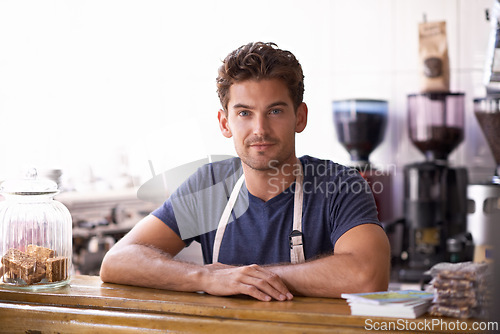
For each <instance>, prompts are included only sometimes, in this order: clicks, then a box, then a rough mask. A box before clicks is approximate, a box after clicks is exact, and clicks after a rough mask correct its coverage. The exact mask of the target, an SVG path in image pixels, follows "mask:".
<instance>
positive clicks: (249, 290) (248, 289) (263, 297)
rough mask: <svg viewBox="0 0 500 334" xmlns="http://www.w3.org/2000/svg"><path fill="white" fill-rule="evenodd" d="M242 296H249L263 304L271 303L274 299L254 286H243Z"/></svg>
mask: <svg viewBox="0 0 500 334" xmlns="http://www.w3.org/2000/svg"><path fill="white" fill-rule="evenodd" d="M241 293H242V294H245V295H248V296H250V297H253V298H255V299H258V300H260V301H263V302H269V301H271V300H272V297H271V296H270V295H268V294H266V293H264V292H263V291H262V290H260V289H259V288H257V287H256V286H255V285H252V284H242V290H241Z"/></svg>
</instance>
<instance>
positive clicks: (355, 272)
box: [268, 254, 389, 298]
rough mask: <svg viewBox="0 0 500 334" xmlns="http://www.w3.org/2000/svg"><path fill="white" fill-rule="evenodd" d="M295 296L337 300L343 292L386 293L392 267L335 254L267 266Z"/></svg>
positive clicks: (382, 262)
mask: <svg viewBox="0 0 500 334" xmlns="http://www.w3.org/2000/svg"><path fill="white" fill-rule="evenodd" d="M268 269H269V270H271V271H272V272H274V273H276V274H277V275H278V276H280V278H281V279H282V280H283V281H284V282H285V284H286V286H287V287H288V288H289V289H290V291H291V292H292V293H294V294H299V295H304V296H313V297H332V298H338V297H340V295H341V294H342V293H353V292H372V291H383V290H387V286H388V283H389V264H388V263H387V264H386V262H384V261H376V262H375V263H374V262H372V261H370V260H369V259H367V260H366V259H365V260H364V261H360V259H359V258H358V257H355V256H354V255H352V254H335V255H330V256H326V257H323V258H319V259H316V260H313V261H309V262H306V263H302V264H296V265H279V266H272V267H268Z"/></svg>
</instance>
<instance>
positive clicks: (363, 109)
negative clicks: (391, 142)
mask: <svg viewBox="0 0 500 334" xmlns="http://www.w3.org/2000/svg"><path fill="white" fill-rule="evenodd" d="M387 111H388V103H387V101H385V100H373V99H347V100H336V101H333V123H334V125H335V129H336V132H337V138H338V140H339V142H340V143H341V144H342V145H343V146H344V148H345V149H346V150H347V152H349V155H350V158H351V166H352V167H353V168H356V169H357V170H358V171H359V173H360V174H361V176H363V177H364V178H365V180H367V181H368V183H369V185H370V187H371V189H372V192H373V195H374V198H375V202H376V204H377V209H378V218H379V220H380V221H381V222H382V223H384V222H388V221H390V220H391V219H392V212H393V211H392V173H391V171H390V170H387V169H382V168H376V167H375V166H374V165H373V164H371V163H370V161H369V155H370V154H371V153H372V152H373V150H375V149H376V148H377V147H378V145H379V144H380V143H381V142H382V141H383V140H384V134H385V129H386V126H387Z"/></svg>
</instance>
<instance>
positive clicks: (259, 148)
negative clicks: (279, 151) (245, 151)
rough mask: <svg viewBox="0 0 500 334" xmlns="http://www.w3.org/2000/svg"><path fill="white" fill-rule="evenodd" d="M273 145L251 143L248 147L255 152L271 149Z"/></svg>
mask: <svg viewBox="0 0 500 334" xmlns="http://www.w3.org/2000/svg"><path fill="white" fill-rule="evenodd" d="M273 145H274V144H273V143H268V142H262V143H253V144H251V145H250V147H251V148H254V149H256V150H257V151H264V150H267V149H268V148H270V147H272V146H273Z"/></svg>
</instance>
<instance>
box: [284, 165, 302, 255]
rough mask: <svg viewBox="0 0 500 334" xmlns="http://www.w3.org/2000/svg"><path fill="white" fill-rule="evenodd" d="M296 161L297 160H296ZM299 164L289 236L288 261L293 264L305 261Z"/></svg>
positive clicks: (300, 167)
mask: <svg viewBox="0 0 500 334" xmlns="http://www.w3.org/2000/svg"><path fill="white" fill-rule="evenodd" d="M297 160H298V159H297ZM298 162H299V169H300V171H299V174H298V175H297V179H296V180H295V195H294V203H293V230H292V233H290V235H289V237H288V238H289V240H290V261H291V262H292V263H293V264H296V263H302V262H304V261H305V256H304V244H303V234H302V201H303V198H304V191H303V189H302V184H303V180H304V175H303V173H302V163H301V162H300V160H298Z"/></svg>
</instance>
